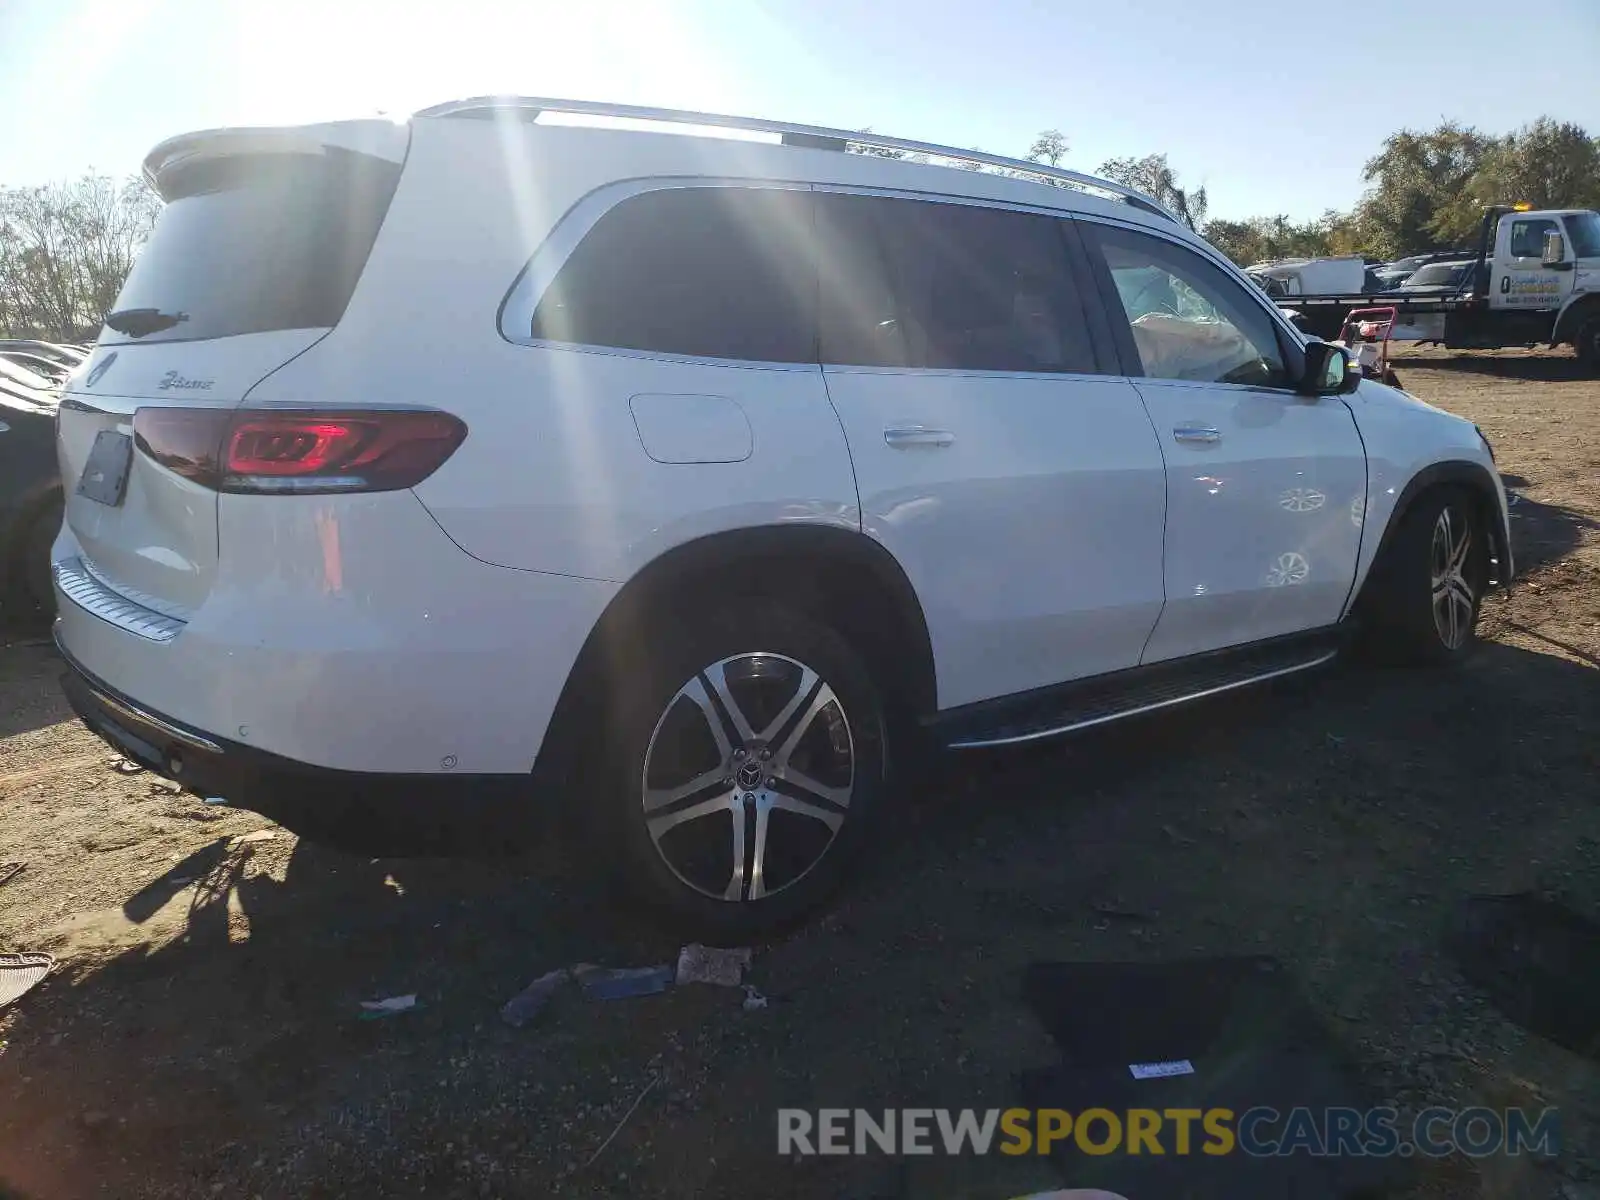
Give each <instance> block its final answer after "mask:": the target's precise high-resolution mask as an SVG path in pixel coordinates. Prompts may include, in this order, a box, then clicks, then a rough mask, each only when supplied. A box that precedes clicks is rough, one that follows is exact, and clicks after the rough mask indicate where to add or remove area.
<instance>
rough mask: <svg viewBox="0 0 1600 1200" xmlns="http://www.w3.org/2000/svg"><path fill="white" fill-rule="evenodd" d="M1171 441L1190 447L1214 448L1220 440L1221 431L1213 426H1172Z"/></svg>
mask: <svg viewBox="0 0 1600 1200" xmlns="http://www.w3.org/2000/svg"><path fill="white" fill-rule="evenodd" d="M1172 440H1173V441H1175V442H1183V443H1185V444H1186V445H1190V446H1214V445H1216V444H1217V443H1218V442H1220V441H1221V440H1222V431H1221V430H1220V429H1218V428H1217V427H1216V426H1215V425H1174V426H1173V427H1172Z"/></svg>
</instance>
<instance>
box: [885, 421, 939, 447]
mask: <svg viewBox="0 0 1600 1200" xmlns="http://www.w3.org/2000/svg"><path fill="white" fill-rule="evenodd" d="M883 440H884V442H885V443H886V444H887V445H888V446H889V448H890V449H891V450H915V449H918V448H920V447H931V448H934V449H940V448H942V447H945V446H949V445H953V444H954V442H955V440H956V435H955V434H953V433H951V432H950V431H949V430H948V429H929V428H928V427H927V426H926V425H900V426H896V427H894V428H891V429H885V430H884V431H883Z"/></svg>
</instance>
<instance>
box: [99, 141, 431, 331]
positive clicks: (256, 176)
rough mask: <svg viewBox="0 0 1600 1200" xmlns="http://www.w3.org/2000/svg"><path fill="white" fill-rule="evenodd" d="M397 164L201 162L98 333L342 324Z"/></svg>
mask: <svg viewBox="0 0 1600 1200" xmlns="http://www.w3.org/2000/svg"><path fill="white" fill-rule="evenodd" d="M399 173H400V168H399V166H398V165H397V164H395V163H390V162H385V161H382V160H380V159H375V158H372V157H370V156H368V155H364V154H352V153H350V152H348V151H341V150H329V151H328V152H326V153H325V154H321V155H317V156H310V155H286V154H273V155H257V156H254V157H234V158H226V159H220V160H219V159H212V160H207V161H202V162H198V163H196V164H194V165H193V166H191V167H189V168H187V169H186V170H185V171H184V173H183V174H182V175H181V176H180V177H179V178H178V179H177V180H175V181H171V182H169V181H168V180H166V179H163V185H164V186H163V191H164V192H165V193H166V194H167V196H168V198H169V202H168V204H167V206H166V208H165V209H163V210H162V213H161V217H160V219H159V220H158V221H157V222H156V227H155V229H154V231H153V232H152V233H151V234H150V240H149V242H148V243H146V245H145V248H144V250H143V251H142V252H141V253H140V255H139V258H138V261H137V262H135V263H134V266H133V270H132V271H131V272H129V274H128V279H127V282H126V283H124V284H123V286H122V292H121V293H120V294H119V295H118V296H117V302H116V304H115V305H114V306H113V312H112V316H113V319H112V320H110V321H108V322H107V328H106V331H105V332H104V333H103V334H102V337H101V340H102V341H103V342H105V343H107V344H112V343H118V342H131V341H137V342H141V343H143V342H160V341H193V340H196V339H201V338H218V337H228V336H231V335H233V334H239V333H260V332H263V331H265V330H273V329H316V328H322V327H325V326H331V325H335V324H337V323H338V321H339V318H340V317H341V316H343V315H344V308H345V304H346V303H347V302H348V301H349V299H350V293H351V292H352V291H354V290H355V285H356V280H357V279H358V278H359V277H360V275H361V271H362V268H363V267H364V266H365V265H366V261H367V254H368V252H369V251H370V250H371V249H372V242H373V239H374V238H375V237H376V236H377V233H378V226H379V225H380V224H382V222H383V217H384V213H385V212H386V211H387V210H388V207H389V198H390V197H391V196H392V195H393V194H394V188H395V183H396V182H397V180H398V179H399Z"/></svg>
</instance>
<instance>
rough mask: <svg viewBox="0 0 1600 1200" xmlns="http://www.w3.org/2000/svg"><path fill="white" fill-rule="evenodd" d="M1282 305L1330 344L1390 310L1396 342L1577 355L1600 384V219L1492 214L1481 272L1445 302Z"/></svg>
mask: <svg viewBox="0 0 1600 1200" xmlns="http://www.w3.org/2000/svg"><path fill="white" fill-rule="evenodd" d="M1273 301H1274V303H1276V304H1277V305H1278V307H1279V308H1281V309H1284V310H1285V311H1286V312H1288V313H1289V314H1290V315H1291V317H1292V318H1293V319H1294V321H1295V324H1297V325H1298V326H1299V327H1300V328H1301V329H1304V330H1305V331H1306V332H1307V333H1310V334H1313V335H1315V336H1317V337H1320V338H1323V339H1324V340H1332V339H1333V338H1335V337H1336V336H1338V335H1339V334H1340V333H1341V332H1342V331H1343V330H1344V327H1345V325H1346V323H1347V321H1348V319H1349V316H1350V313H1351V311H1352V310H1354V309H1363V308H1366V309H1371V308H1386V309H1393V310H1394V317H1393V319H1392V323H1390V324H1389V326H1388V331H1387V332H1388V336H1389V339H1390V340H1392V341H1397V342H1404V341H1411V342H1438V343H1440V344H1442V345H1445V346H1448V347H1451V348H1453V349H1467V350H1494V349H1499V348H1500V347H1504V346H1535V345H1539V344H1540V343H1547V344H1548V345H1550V346H1551V347H1555V346H1562V345H1571V346H1572V347H1573V348H1574V350H1576V352H1577V356H1578V361H1579V363H1580V364H1582V366H1583V368H1584V369H1585V370H1586V371H1587V372H1588V373H1589V374H1591V375H1600V213H1597V212H1595V211H1594V210H1592V209H1575V208H1558V209H1540V210H1538V211H1534V210H1533V209H1531V208H1530V207H1529V206H1528V205H1526V204H1514V205H1508V204H1495V205H1490V206H1488V207H1486V208H1485V209H1484V211H1483V222H1482V224H1481V226H1480V227H1479V231H1478V249H1477V255H1476V257H1475V258H1474V259H1473V262H1472V268H1471V269H1470V270H1468V271H1467V272H1466V273H1465V274H1464V275H1463V276H1462V279H1461V282H1460V283H1459V284H1458V285H1457V286H1456V288H1455V289H1454V290H1453V291H1451V292H1449V293H1447V294H1444V295H1439V294H1423V293H1418V294H1416V295H1407V294H1406V293H1405V292H1404V291H1398V292H1372V293H1368V292H1361V293H1347V294H1341V295H1317V296H1278V297H1273Z"/></svg>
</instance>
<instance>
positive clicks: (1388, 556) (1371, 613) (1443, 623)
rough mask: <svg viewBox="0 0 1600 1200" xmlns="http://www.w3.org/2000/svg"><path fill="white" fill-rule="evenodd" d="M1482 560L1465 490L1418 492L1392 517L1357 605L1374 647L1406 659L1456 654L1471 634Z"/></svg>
mask: <svg viewBox="0 0 1600 1200" xmlns="http://www.w3.org/2000/svg"><path fill="white" fill-rule="evenodd" d="M1488 563H1489V548H1488V533H1487V530H1486V529H1484V528H1483V523H1482V521H1481V519H1480V517H1479V515H1478V508H1477V505H1476V504H1475V503H1474V501H1473V498H1472V497H1471V495H1469V494H1468V493H1467V492H1465V491H1463V490H1461V489H1459V488H1437V489H1435V490H1433V491H1431V492H1428V493H1426V494H1425V495H1423V496H1421V497H1419V498H1418V500H1417V501H1416V503H1414V504H1413V505H1412V506H1411V508H1410V509H1409V510H1408V511H1407V512H1406V513H1405V514H1404V515H1403V516H1402V517H1401V518H1400V526H1399V528H1398V529H1396V531H1395V536H1394V539H1393V541H1392V542H1391V544H1390V545H1389V547H1388V548H1387V549H1386V550H1385V552H1384V562H1383V563H1382V564H1380V569H1379V574H1378V576H1377V578H1375V579H1374V581H1373V583H1374V585H1375V586H1374V588H1373V590H1372V593H1371V602H1370V603H1368V604H1367V605H1365V606H1364V609H1365V614H1364V615H1365V616H1366V617H1367V619H1368V620H1370V621H1371V622H1372V625H1373V629H1372V644H1373V646H1374V648H1375V649H1377V650H1378V651H1379V652H1380V654H1381V655H1382V656H1383V657H1386V658H1389V659H1392V660H1399V661H1406V662H1417V663H1443V662H1449V661H1452V660H1455V659H1457V658H1460V657H1461V656H1462V655H1464V654H1465V653H1466V652H1467V651H1469V650H1470V649H1471V648H1472V646H1473V644H1474V642H1475V641H1476V626H1477V621H1478V608H1479V605H1480V604H1481V602H1482V600H1483V593H1484V590H1485V588H1486V586H1487V583H1488Z"/></svg>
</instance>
